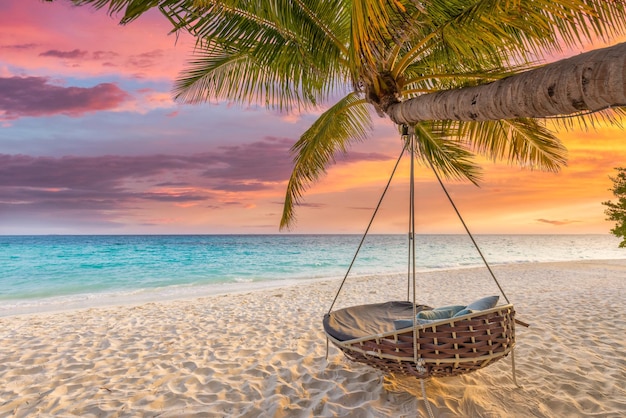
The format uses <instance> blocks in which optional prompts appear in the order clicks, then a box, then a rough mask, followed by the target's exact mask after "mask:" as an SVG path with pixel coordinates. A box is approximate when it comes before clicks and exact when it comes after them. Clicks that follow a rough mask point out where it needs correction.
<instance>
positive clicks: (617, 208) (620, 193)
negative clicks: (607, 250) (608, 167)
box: [602, 167, 626, 248]
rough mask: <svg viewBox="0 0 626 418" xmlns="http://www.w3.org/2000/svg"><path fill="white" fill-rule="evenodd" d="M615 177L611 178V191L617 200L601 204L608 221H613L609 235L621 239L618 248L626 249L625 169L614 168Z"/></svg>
mask: <svg viewBox="0 0 626 418" xmlns="http://www.w3.org/2000/svg"><path fill="white" fill-rule="evenodd" d="M616 170H617V175H616V176H615V177H611V180H613V188H612V189H611V191H612V192H613V195H614V196H615V197H616V198H617V201H616V202H613V201H611V200H607V201H606V202H602V204H603V205H605V206H606V207H607V208H606V211H605V213H606V214H607V216H608V218H607V220H609V221H615V227H614V228H613V229H611V233H612V234H613V235H615V236H616V237H618V238H622V242H620V244H619V246H620V247H621V248H624V247H626V168H624V167H618V168H616Z"/></svg>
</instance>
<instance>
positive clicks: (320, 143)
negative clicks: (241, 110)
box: [280, 93, 371, 229]
mask: <svg viewBox="0 0 626 418" xmlns="http://www.w3.org/2000/svg"><path fill="white" fill-rule="evenodd" d="M370 131H371V118H370V114H369V107H368V106H367V103H366V102H365V100H363V99H362V98H361V97H360V96H359V95H358V94H356V93H350V94H349V95H347V96H345V97H344V98H343V99H341V100H339V102H337V104H335V105H334V106H333V107H331V108H330V109H328V110H327V111H326V112H324V113H323V114H322V115H321V116H320V117H319V118H318V119H317V120H316V121H315V122H314V123H313V125H312V126H311V127H310V128H309V129H308V130H307V131H306V132H305V133H304V134H303V135H302V137H300V139H299V140H298V142H296V143H295V145H294V146H293V148H292V151H293V153H294V154H295V159H294V168H293V172H292V173H291V177H290V179H289V183H288V184H287V192H286V196H285V205H284V208H283V216H282V219H281V222H280V227H281V229H282V228H289V227H291V226H292V225H293V222H294V208H295V206H296V205H297V204H298V203H299V201H300V199H301V197H302V194H303V193H304V191H305V190H306V188H307V187H308V186H309V185H310V184H311V183H313V182H315V181H316V180H317V179H318V178H319V177H320V176H321V175H322V174H324V173H325V172H326V167H327V166H328V164H329V163H331V162H334V161H335V155H336V154H337V153H339V152H342V153H345V152H347V149H348V145H349V144H350V143H352V142H355V141H362V140H364V139H366V138H367V137H368V135H369V133H370Z"/></svg>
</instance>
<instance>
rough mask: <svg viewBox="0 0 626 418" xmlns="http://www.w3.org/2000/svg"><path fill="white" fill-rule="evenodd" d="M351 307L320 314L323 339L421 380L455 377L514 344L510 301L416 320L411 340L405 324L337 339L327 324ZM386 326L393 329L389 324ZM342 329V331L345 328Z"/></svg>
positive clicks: (487, 362) (347, 352)
mask: <svg viewBox="0 0 626 418" xmlns="http://www.w3.org/2000/svg"><path fill="white" fill-rule="evenodd" d="M397 303H406V302H397ZM381 305H384V304H374V305H362V306H360V307H359V308H364V307H367V308H369V309H371V310H372V311H374V312H375V311H377V310H379V309H380V306H381ZM350 309H352V308H345V309H342V310H338V311H335V312H331V313H330V314H327V315H326V316H325V318H324V328H325V331H326V335H327V337H328V339H329V340H330V341H331V342H332V343H333V344H334V345H335V346H337V347H338V348H339V349H340V350H341V351H342V352H343V353H344V354H345V355H346V357H348V358H349V359H351V360H353V361H356V362H360V363H365V364H367V365H369V366H371V367H374V368H377V369H379V370H382V371H383V372H385V373H391V374H396V375H398V374H400V375H406V376H414V377H417V378H420V379H424V378H428V377H446V376H457V375H460V374H464V373H469V372H472V371H475V370H478V369H480V368H482V367H485V366H488V365H490V364H492V363H493V362H495V361H497V360H499V359H501V358H504V357H506V356H507V355H508V354H509V353H510V352H511V350H513V348H514V346H515V311H514V309H513V305H510V304H508V305H502V306H497V307H495V308H492V309H488V310H485V311H479V312H475V313H472V314H469V315H464V316H460V317H456V318H450V319H445V320H441V321H437V322H433V323H430V324H426V325H417V326H416V327H415V331H416V332H417V338H416V339H415V338H414V337H413V331H414V328H413V327H409V328H404V329H400V330H391V331H386V332H381V333H378V334H373V335H368V336H364V337H360V338H353V339H348V340H340V339H338V338H336V337H335V336H333V335H337V334H338V333H337V330H335V329H333V328H332V324H333V323H334V321H333V320H332V319H333V318H332V316H333V315H339V316H341V315H346V314H348V315H349V314H350V312H349V311H350ZM383 327H384V326H383ZM390 327H391V328H392V329H393V324H391V325H390ZM341 332H342V333H344V334H345V332H346V331H345V330H342V331H341ZM415 341H416V342H417V344H416V345H414V342H415Z"/></svg>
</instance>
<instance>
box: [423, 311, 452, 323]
mask: <svg viewBox="0 0 626 418" xmlns="http://www.w3.org/2000/svg"><path fill="white" fill-rule="evenodd" d="M452 315H454V313H453V311H452V309H433V310H429V311H420V312H418V313H417V319H428V320H431V321H436V320H437V319H446V318H452Z"/></svg>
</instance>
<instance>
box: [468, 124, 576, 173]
mask: <svg viewBox="0 0 626 418" xmlns="http://www.w3.org/2000/svg"><path fill="white" fill-rule="evenodd" d="M458 135H459V136H460V137H463V138H465V139H466V140H467V141H468V143H469V144H470V145H469V146H470V147H471V149H473V150H474V151H475V152H476V153H478V154H481V155H484V156H486V157H488V158H491V159H493V160H502V161H507V162H510V163H516V164H519V165H521V166H524V167H529V168H531V169H538V170H542V171H550V172H558V171H559V170H560V168H561V167H563V166H565V165H567V150H566V149H565V147H564V146H563V144H562V143H561V141H560V140H559V139H558V138H557V137H556V136H555V135H554V133H552V132H551V131H550V130H548V129H547V128H546V127H545V126H543V125H542V124H541V122H539V121H537V120H535V119H522V118H520V119H511V120H498V121H487V122H460V123H459V131H458Z"/></svg>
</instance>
